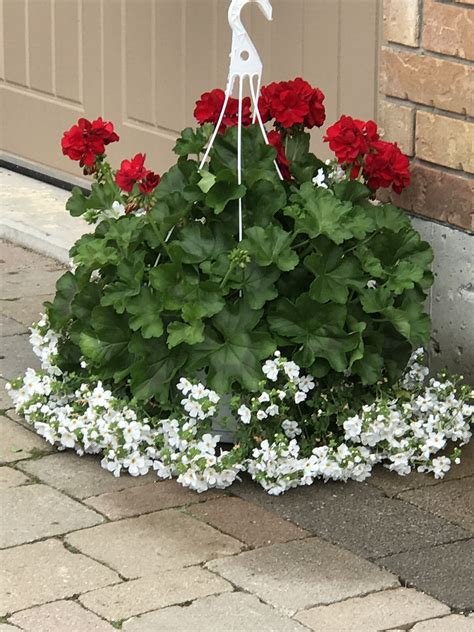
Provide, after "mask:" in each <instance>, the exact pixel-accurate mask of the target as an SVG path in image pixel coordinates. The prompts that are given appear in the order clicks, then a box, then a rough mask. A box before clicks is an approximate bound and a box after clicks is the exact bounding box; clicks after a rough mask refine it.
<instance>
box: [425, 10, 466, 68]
mask: <svg viewBox="0 0 474 632" xmlns="http://www.w3.org/2000/svg"><path fill="white" fill-rule="evenodd" d="M473 33H474V11H473V10H472V9H469V8H468V7H462V6H457V5H454V4H444V3H440V2H435V1H434V0H425V3H424V13H423V39H422V42H423V46H424V48H428V49H429V50H433V51H436V52H437V53H444V54H445V55H454V56H455V57H461V58H462V59H470V60H471V61H474V37H473Z"/></svg>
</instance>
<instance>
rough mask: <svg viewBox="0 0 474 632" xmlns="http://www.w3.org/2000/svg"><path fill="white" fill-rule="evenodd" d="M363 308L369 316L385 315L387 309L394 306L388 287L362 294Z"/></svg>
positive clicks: (366, 291) (364, 291)
mask: <svg viewBox="0 0 474 632" xmlns="http://www.w3.org/2000/svg"><path fill="white" fill-rule="evenodd" d="M360 302H361V303H362V307H363V309H364V312H366V313H367V314H376V313H378V312H380V313H383V312H384V310H385V309H387V308H388V307H391V306H392V305H393V296H392V293H391V292H390V290H389V289H388V288H386V287H377V288H374V289H372V290H370V289H367V290H363V291H362V292H361V299H360Z"/></svg>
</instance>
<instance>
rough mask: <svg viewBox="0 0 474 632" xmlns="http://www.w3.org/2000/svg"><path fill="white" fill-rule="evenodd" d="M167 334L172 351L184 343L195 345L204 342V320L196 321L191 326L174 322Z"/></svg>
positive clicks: (168, 328) (169, 326)
mask: <svg viewBox="0 0 474 632" xmlns="http://www.w3.org/2000/svg"><path fill="white" fill-rule="evenodd" d="M167 332H168V334H169V335H168V347H169V348H170V349H172V348H173V347H177V346H178V345H180V344H182V343H183V342H185V343H186V344H188V345H195V344H197V343H199V342H202V341H203V340H204V323H203V322H202V320H197V321H194V322H193V323H191V324H188V323H181V322H179V321H174V322H172V323H170V324H169V325H168V327H167Z"/></svg>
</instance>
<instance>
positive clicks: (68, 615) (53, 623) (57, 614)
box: [10, 601, 116, 632]
mask: <svg viewBox="0 0 474 632" xmlns="http://www.w3.org/2000/svg"><path fill="white" fill-rule="evenodd" d="M10 620H11V621H12V622H13V623H15V624H16V625H18V626H20V628H21V629H22V630H25V632H66V630H67V632H114V630H116V628H113V627H112V626H111V625H110V623H107V622H106V621H103V620H102V619H99V617H97V616H96V615H95V614H93V613H92V612H88V611H87V610H84V608H81V606H80V605H79V604H78V603H76V602H74V601H55V602H54V603H47V604H45V605H44V606H38V607H36V608H31V609H30V610H24V611H23V612H17V613H16V614H14V615H13V616H12V617H11V619H10Z"/></svg>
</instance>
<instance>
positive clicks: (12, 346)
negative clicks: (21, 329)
mask: <svg viewBox="0 0 474 632" xmlns="http://www.w3.org/2000/svg"><path fill="white" fill-rule="evenodd" d="M28 367H31V368H32V369H39V368H40V363H39V360H38V358H37V357H36V356H35V354H34V353H33V349H32V347H31V345H30V342H29V334H26V335H22V336H7V337H6V338H2V351H1V355H0V375H1V376H2V377H4V378H5V379H7V380H13V379H15V378H17V377H19V376H20V375H23V373H24V372H25V370H26V369H27V368H28Z"/></svg>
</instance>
